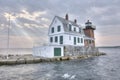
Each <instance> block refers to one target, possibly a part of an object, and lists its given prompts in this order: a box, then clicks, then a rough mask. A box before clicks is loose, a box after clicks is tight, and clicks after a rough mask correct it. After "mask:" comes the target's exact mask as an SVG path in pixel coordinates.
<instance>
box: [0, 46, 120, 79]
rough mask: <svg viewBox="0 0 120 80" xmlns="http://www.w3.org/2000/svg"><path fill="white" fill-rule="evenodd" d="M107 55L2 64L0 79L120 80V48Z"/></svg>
mask: <svg viewBox="0 0 120 80" xmlns="http://www.w3.org/2000/svg"><path fill="white" fill-rule="evenodd" d="M99 50H100V51H102V52H105V53H107V55H104V56H99V57H94V58H89V59H83V60H70V61H62V62H46V63H38V64H27V65H25V64H23V65H14V66H0V80H120V58H119V57H120V48H100V49H99Z"/></svg>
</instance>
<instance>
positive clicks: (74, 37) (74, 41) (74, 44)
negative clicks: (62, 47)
mask: <svg viewBox="0 0 120 80" xmlns="http://www.w3.org/2000/svg"><path fill="white" fill-rule="evenodd" d="M74 45H76V37H74Z"/></svg>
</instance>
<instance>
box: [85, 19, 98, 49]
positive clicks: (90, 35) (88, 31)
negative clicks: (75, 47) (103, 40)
mask: <svg viewBox="0 0 120 80" xmlns="http://www.w3.org/2000/svg"><path fill="white" fill-rule="evenodd" d="M95 29H96V27H95V26H94V25H92V22H90V21H89V20H87V22H86V23H85V28H84V29H83V30H84V33H85V35H86V36H87V38H85V39H84V44H85V46H93V47H95V37H94V30H95Z"/></svg>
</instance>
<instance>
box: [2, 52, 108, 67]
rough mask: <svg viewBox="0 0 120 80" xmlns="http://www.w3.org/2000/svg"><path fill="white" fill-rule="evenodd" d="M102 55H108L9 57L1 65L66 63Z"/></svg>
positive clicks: (3, 59)
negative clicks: (66, 61)
mask: <svg viewBox="0 0 120 80" xmlns="http://www.w3.org/2000/svg"><path fill="white" fill-rule="evenodd" d="M100 55H106V54H105V53H99V54H94V55H79V56H64V57H54V58H43V57H34V56H32V55H22V56H20V55H17V56H13V55H9V57H8V58H0V65H17V64H32V63H40V62H53V61H65V60H72V59H87V58H90V57H95V56H100ZM1 57H2V56H1Z"/></svg>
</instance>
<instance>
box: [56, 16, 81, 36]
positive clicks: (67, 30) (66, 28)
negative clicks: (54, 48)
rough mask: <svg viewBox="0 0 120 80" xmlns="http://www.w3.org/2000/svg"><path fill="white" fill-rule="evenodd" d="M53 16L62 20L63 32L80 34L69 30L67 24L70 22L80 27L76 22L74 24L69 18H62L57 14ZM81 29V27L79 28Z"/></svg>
mask: <svg viewBox="0 0 120 80" xmlns="http://www.w3.org/2000/svg"><path fill="white" fill-rule="evenodd" d="M55 17H57V18H58V19H59V20H60V21H61V22H62V24H63V27H64V30H65V32H70V33H77V34H81V33H79V32H75V31H69V26H68V25H69V24H71V25H72V26H76V27H79V28H81V27H80V26H79V25H78V24H76V23H75V22H73V21H70V20H66V19H64V18H62V17H59V16H55ZM81 29H82V28H81Z"/></svg>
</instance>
